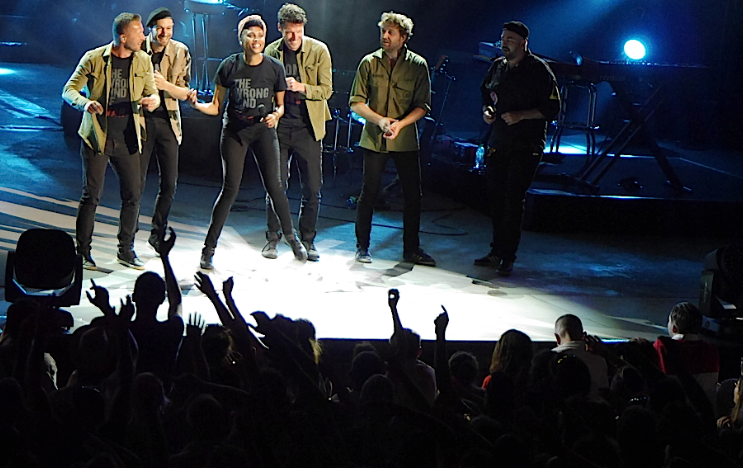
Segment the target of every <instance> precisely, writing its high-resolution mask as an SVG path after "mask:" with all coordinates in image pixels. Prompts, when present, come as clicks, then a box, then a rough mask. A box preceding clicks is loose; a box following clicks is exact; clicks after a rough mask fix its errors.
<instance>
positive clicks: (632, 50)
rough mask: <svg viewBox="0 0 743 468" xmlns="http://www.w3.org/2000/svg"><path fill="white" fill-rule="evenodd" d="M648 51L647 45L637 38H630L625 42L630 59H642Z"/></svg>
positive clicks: (625, 50) (626, 52)
mask: <svg viewBox="0 0 743 468" xmlns="http://www.w3.org/2000/svg"><path fill="white" fill-rule="evenodd" d="M646 52H647V50H646V48H645V45H644V44H643V43H642V42H640V41H638V40H637V39H630V40H629V41H627V42H625V43H624V54H625V55H626V56H627V57H628V58H629V59H630V60H642V59H643V58H645V53H646Z"/></svg>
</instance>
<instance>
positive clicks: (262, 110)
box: [258, 104, 268, 122]
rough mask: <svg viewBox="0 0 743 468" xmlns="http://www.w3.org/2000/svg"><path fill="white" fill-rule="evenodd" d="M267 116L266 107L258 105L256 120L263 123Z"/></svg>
mask: <svg viewBox="0 0 743 468" xmlns="http://www.w3.org/2000/svg"><path fill="white" fill-rule="evenodd" d="M267 115H268V111H267V110H266V106H265V105H264V104H258V117H259V119H258V120H259V121H260V122H263V119H265V118H266V116H267Z"/></svg>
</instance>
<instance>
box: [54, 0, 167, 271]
mask: <svg viewBox="0 0 743 468" xmlns="http://www.w3.org/2000/svg"><path fill="white" fill-rule="evenodd" d="M112 33H113V42H111V43H110V44H107V45H105V46H101V47H98V48H96V49H93V50H90V51H88V52H86V53H85V55H83V57H82V58H81V59H80V63H78V65H77V68H76V69H75V71H74V72H73V73H72V76H70V79H69V80H67V83H66V84H65V85H64V90H63V92H62V97H63V98H64V100H65V101H67V103H68V104H70V105H71V106H72V107H74V108H75V109H78V110H80V111H83V112H84V114H83V120H82V123H81V124H80V130H79V131H78V133H79V135H80V137H81V138H82V140H83V141H82V144H81V149H80V153H81V156H82V160H83V194H82V197H81V198H80V205H79V207H78V210H77V222H76V226H75V229H76V240H77V251H78V253H79V254H80V255H82V257H83V267H84V268H86V269H89V270H94V269H96V264H95V261H93V257H92V255H91V253H90V251H91V241H92V238H93V227H94V225H95V212H96V208H97V207H98V203H99V202H100V199H101V194H102V193H103V182H104V180H105V176H106V167H107V166H108V164H109V163H110V164H111V166H112V167H113V168H114V172H115V173H116V175H117V176H118V177H119V182H120V184H121V190H120V193H121V212H120V214H119V232H118V236H117V237H118V254H117V256H116V257H117V260H118V262H119V263H121V264H122V265H124V266H128V267H130V268H135V269H138V270H143V269H144V263H143V262H142V261H141V260H140V259H139V258H138V257H137V255H136V254H135V253H134V234H135V233H136V229H137V217H138V215H139V200H140V198H141V194H142V191H141V188H140V185H141V184H140V178H141V175H140V168H139V167H140V164H139V156H140V153H141V152H142V143H143V141H144V140H146V139H147V133H146V128H145V122H144V113H145V112H144V109H147V110H148V111H153V110H155V109H157V108H158V106H160V96H159V95H158V92H157V87H156V86H155V77H154V75H153V71H152V62H151V61H150V58H149V56H148V55H147V54H146V53H144V52H143V51H142V43H143V42H144V40H145V36H144V27H143V26H142V18H141V17H140V16H139V15H135V14H132V13H121V14H119V15H118V16H117V17H116V18H115V19H114V22H113V27H112ZM83 88H87V93H86V94H85V95H83V94H81V93H80V91H82V90H83Z"/></svg>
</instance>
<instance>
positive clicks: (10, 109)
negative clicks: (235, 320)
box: [0, 64, 731, 341]
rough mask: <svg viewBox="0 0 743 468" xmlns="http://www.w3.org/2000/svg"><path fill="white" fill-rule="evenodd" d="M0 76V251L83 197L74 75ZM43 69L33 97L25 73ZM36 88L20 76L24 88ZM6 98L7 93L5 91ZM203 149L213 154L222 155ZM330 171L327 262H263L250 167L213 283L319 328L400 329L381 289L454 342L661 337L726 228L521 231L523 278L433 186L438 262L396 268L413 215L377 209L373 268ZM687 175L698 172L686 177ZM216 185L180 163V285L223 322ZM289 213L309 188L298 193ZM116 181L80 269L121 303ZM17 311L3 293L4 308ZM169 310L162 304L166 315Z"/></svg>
mask: <svg viewBox="0 0 743 468" xmlns="http://www.w3.org/2000/svg"><path fill="white" fill-rule="evenodd" d="M3 66H4V67H5V68H6V69H10V70H15V71H14V72H13V73H5V74H1V73H0V95H1V96H3V97H4V99H1V100H0V108H3V110H4V112H0V171H2V173H3V174H5V176H4V177H3V178H2V179H0V249H2V250H5V251H7V250H10V249H13V248H14V246H15V242H16V241H17V239H18V236H19V235H20V233H22V232H23V231H24V230H26V229H28V228H31V227H46V228H58V229H64V230H66V231H67V232H69V233H71V234H74V223H75V213H76V208H77V200H78V198H79V195H80V179H81V168H80V157H79V153H78V145H79V143H78V142H77V141H75V139H69V138H66V137H65V136H64V134H63V132H62V131H61V127H60V125H59V109H60V107H61V100H60V98H59V97H58V96H59V93H60V92H61V87H62V84H63V83H64V80H65V79H66V78H67V75H68V74H69V73H70V71H71V70H61V69H56V68H53V67H40V66H36V67H34V66H29V65H23V66H18V67H10V66H9V65H8V64H4V65H3ZM41 79H43V80H45V81H42V82H45V83H48V86H46V85H45V86H43V89H40V88H42V87H41V86H39V84H38V83H39V81H36V84H35V86H34V89H33V93H32V92H31V91H30V90H29V89H28V87H27V86H26V84H28V82H29V81H34V80H41ZM24 83H25V84H24ZM9 98H10V99H9ZM218 157H219V156H218V155H217V154H205V155H204V158H205V164H206V163H207V161H208V163H209V164H218ZM718 157H719V155H718ZM331 179H332V178H331V177H328V176H326V185H325V188H324V190H323V207H322V209H321V219H320V221H319V225H318V230H319V233H318V237H317V242H316V245H317V247H318V249H319V251H320V253H321V255H322V258H321V259H320V261H319V262H317V263H311V262H307V263H300V262H297V261H295V260H294V258H293V256H292V254H291V251H290V249H289V247H288V246H286V245H283V244H282V246H281V249H280V256H279V258H278V259H276V260H268V259H264V258H263V257H262V256H261V255H260V251H261V249H262V247H263V245H264V229H265V228H264V226H265V218H264V214H263V206H264V204H263V192H262V190H261V189H260V184H259V182H258V180H257V178H256V177H255V174H254V172H247V173H246V177H245V180H244V183H243V190H241V193H240V196H239V199H238V202H237V204H238V209H237V210H235V211H233V212H232V213H231V214H230V218H229V219H228V223H227V226H226V228H225V230H224V232H223V234H222V237H221V239H220V244H219V247H218V249H217V253H216V255H215V258H214V261H215V264H216V270H215V271H214V272H213V273H211V276H212V278H213V281H214V282H215V284H217V285H218V284H219V283H220V282H221V281H223V280H224V279H227V278H228V277H230V276H232V277H234V279H235V284H236V287H235V298H236V301H237V304H238V305H239V307H240V309H241V311H242V312H243V313H244V314H249V313H250V312H252V311H255V310H264V311H266V312H267V313H268V314H269V315H274V314H284V315H286V316H289V317H292V318H306V319H309V320H311V321H312V322H313V323H314V324H315V327H316V329H317V335H318V337H320V338H346V339H385V338H388V337H389V335H390V333H391V330H392V324H391V320H390V315H389V310H388V308H387V301H386V292H387V290H388V289H389V288H397V289H399V290H400V293H401V300H400V304H399V309H400V315H401V319H402V322H403V324H404V326H406V327H410V328H412V329H414V330H416V331H417V332H418V333H420V334H421V336H422V337H423V338H424V339H433V338H434V325H433V320H434V318H435V317H436V316H437V315H438V314H439V313H440V311H441V306H442V305H443V306H445V307H446V309H447V310H448V311H449V315H450V327H449V332H448V334H447V337H448V338H449V339H450V340H453V341H493V340H496V339H498V337H499V336H500V335H501V333H503V332H504V331H505V330H508V329H510V328H517V329H519V330H522V331H524V332H526V333H527V334H528V335H529V336H531V338H532V339H533V340H535V341H551V340H553V324H554V321H555V319H556V318H557V317H559V316H560V315H562V314H566V313H573V314H576V315H578V316H579V317H581V319H582V320H583V322H584V326H585V328H586V330H587V331H588V332H589V333H592V334H597V335H599V336H601V337H604V338H616V339H628V338H632V337H636V336H640V337H645V338H648V339H655V337H657V336H658V335H661V334H665V333H666V322H667V314H668V311H669V310H670V308H671V307H672V306H673V305H674V304H675V303H677V302H679V301H685V300H688V301H693V302H696V301H697V299H698V284H699V278H700V273H701V269H702V260H703V258H704V255H705V254H707V253H708V252H710V251H712V250H714V249H715V248H717V247H719V246H721V245H723V244H725V243H728V242H729V241H731V239H723V238H690V237H669V236H644V235H611V234H590V233H575V232H572V233H567V234H564V233H555V232H549V233H548V232H528V231H527V232H524V235H523V238H522V244H521V247H520V250H519V258H518V260H517V262H516V265H515V269H514V273H513V276H511V277H510V278H500V277H498V276H497V275H496V274H495V271H493V270H490V269H487V268H480V267H475V266H473V265H472V261H473V260H474V259H475V258H477V257H479V256H482V255H484V254H485V253H486V252H487V251H488V250H489V246H488V243H489V237H490V222H489V220H488V219H487V217H486V216H484V215H483V214H482V213H480V212H477V211H474V210H472V209H469V208H467V207H466V206H464V205H463V204H460V203H457V202H454V201H452V200H450V199H447V198H444V197H441V196H437V195H435V194H432V193H429V192H427V193H425V195H424V213H423V216H422V231H423V233H422V234H421V242H422V246H423V247H424V248H425V250H426V251H427V252H429V253H430V254H431V255H432V256H433V257H434V258H436V259H437V261H438V267H436V268H430V267H421V266H414V267H413V266H412V265H409V264H404V263H401V256H402V251H401V250H402V230H401V226H402V215H401V213H400V212H399V211H398V208H399V205H398V204H396V203H392V210H390V211H385V212H380V213H378V214H377V215H376V216H375V223H376V224H375V227H374V229H373V232H372V246H371V253H372V255H373V257H374V263H372V264H370V265H361V264H357V263H355V262H354V261H353V255H354V250H355V237H354V224H353V220H354V218H355V211H353V210H350V209H348V208H347V206H346V198H347V197H348V196H349V195H357V194H358V191H359V187H360V184H359V181H360V174H359V173H358V171H356V172H352V173H351V174H346V175H343V176H341V177H339V178H338V179H337V180H336V181H335V184H334V183H333V181H332V180H331ZM684 182H685V183H686V182H687V181H686V180H684ZM219 183H220V181H219V180H214V179H208V178H204V177H200V176H197V175H193V174H182V175H181V178H180V181H179V186H178V192H177V194H176V198H175V202H174V205H173V208H172V211H171V215H170V224H171V226H172V227H173V228H174V229H175V230H176V232H177V234H178V241H177V243H176V246H175V248H174V250H173V252H172V255H171V257H172V258H171V261H172V264H173V268H174V270H175V273H176V276H177V277H178V280H179V283H180V284H181V290H182V291H183V311H184V315H185V316H188V315H189V314H192V313H200V314H202V315H203V316H204V317H205V318H206V320H207V322H212V323H215V322H217V320H218V319H217V316H216V314H215V313H214V312H213V308H212V306H211V304H210V303H209V302H208V301H207V300H206V298H205V297H204V296H203V295H202V294H201V293H200V292H199V291H198V290H196V289H195V287H194V286H193V275H194V273H195V272H196V271H197V269H198V262H199V255H200V250H201V247H202V243H203V239H204V236H205V234H206V228H207V225H208V222H209V215H210V210H211V207H212V204H213V202H214V200H215V198H216V197H217V194H218V192H219ZM156 185H157V174H156V173H152V172H151V173H150V175H149V179H148V184H147V188H146V191H145V196H144V198H143V201H142V216H141V217H140V222H141V231H140V233H139V234H138V236H137V240H136V245H135V249H136V251H137V252H138V254H139V256H140V257H141V258H142V260H143V261H145V262H146V267H147V269H148V270H152V271H157V272H161V264H160V261H159V259H158V258H157V257H155V256H154V252H152V251H151V250H150V249H149V248H148V247H147V246H146V240H147V236H148V234H149V232H148V231H149V227H150V226H149V222H150V218H149V217H148V215H149V214H150V213H151V211H152V207H153V204H154V200H155V195H156ZM289 196H290V198H292V207H293V209H294V212H295V213H296V210H297V208H298V200H297V198H298V188H297V184H296V183H294V184H293V186H292V188H291V189H290V192H289ZM117 218H118V182H117V180H116V178H115V177H114V175H113V173H112V172H111V171H109V173H108V175H107V180H106V192H105V195H104V197H103V199H102V203H101V206H100V207H99V210H98V216H97V222H96V227H95V237H94V240H93V256H94V258H95V259H96V261H97V262H98V264H99V265H100V266H103V267H105V268H108V269H110V270H111V271H110V273H104V272H87V271H86V272H85V280H86V283H85V288H86V289H87V287H88V286H89V285H90V282H89V281H88V280H89V279H94V280H95V281H96V283H97V284H99V285H102V286H105V287H107V288H108V289H109V290H110V292H111V296H112V301H116V302H117V303H118V300H119V299H120V298H122V297H125V296H126V295H127V294H131V292H132V288H133V285H134V280H135V279H136V277H137V276H138V275H139V274H140V272H138V271H136V270H132V269H128V268H125V267H123V266H120V265H119V264H118V263H116V261H115V254H116V230H117V221H118V219H117ZM4 307H7V304H4ZM69 310H70V311H71V312H72V314H73V315H74V317H75V323H76V326H79V325H83V324H85V323H88V322H89V321H90V320H91V319H92V318H93V317H95V316H96V315H97V312H96V310H95V309H94V308H93V307H92V306H90V305H89V304H88V301H87V299H86V298H85V295H84V294H83V298H82V301H81V305H80V306H76V307H71V308H69ZM165 310H166V309H165V307H163V308H162V312H163V313H165Z"/></svg>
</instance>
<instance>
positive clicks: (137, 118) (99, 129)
mask: <svg viewBox="0 0 743 468" xmlns="http://www.w3.org/2000/svg"><path fill="white" fill-rule="evenodd" d="M112 47H113V43H110V44H108V45H105V46H101V47H98V48H97V49H93V50H90V51H88V52H86V53H85V55H83V57H82V58H81V59H80V63H78V64H77V68H76V69H75V71H74V72H73V73H72V76H70V79H69V80H67V83H65V85H64V89H63V91H62V98H63V99H64V100H65V101H66V102H67V103H68V104H69V105H71V106H72V107H74V108H75V109H77V110H80V111H83V120H82V123H81V124H80V129H79V130H78V134H79V135H80V137H81V138H82V139H83V141H84V142H85V144H86V145H88V146H89V147H90V148H91V149H92V150H93V151H95V152H96V153H99V154H100V153H103V150H104V148H105V146H106V132H107V130H108V128H107V125H106V124H107V118H103V119H99V118H97V116H94V115H93V114H91V113H90V112H85V105H86V104H87V103H88V102H90V101H98V100H99V99H101V97H104V98H105V97H107V96H109V94H110V92H111V48H112ZM83 88H87V90H88V92H87V96H83V95H82V94H81V93H80V91H82V90H83ZM129 96H130V98H131V100H132V115H133V117H134V129H135V131H136V132H137V142H138V144H139V151H140V152H141V151H142V141H143V140H146V139H147V127H146V125H145V120H144V110H145V109H144V106H142V105H141V104H140V100H141V99H142V98H143V97H148V96H155V97H157V100H158V105H159V101H160V94H159V93H158V91H157V87H156V86H155V75H154V72H153V70H152V61H151V60H150V56H149V55H147V53H145V52H144V51H141V50H140V51H137V52H135V53H134V54H133V58H132V67H131V71H130V75H129ZM105 100H106V103H108V99H107V98H106V99H105ZM106 105H108V104H106ZM107 111H108V109H104V112H103V115H104V116H105V115H106V112H107ZM101 121H103V122H104V125H103V126H102V125H101Z"/></svg>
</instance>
